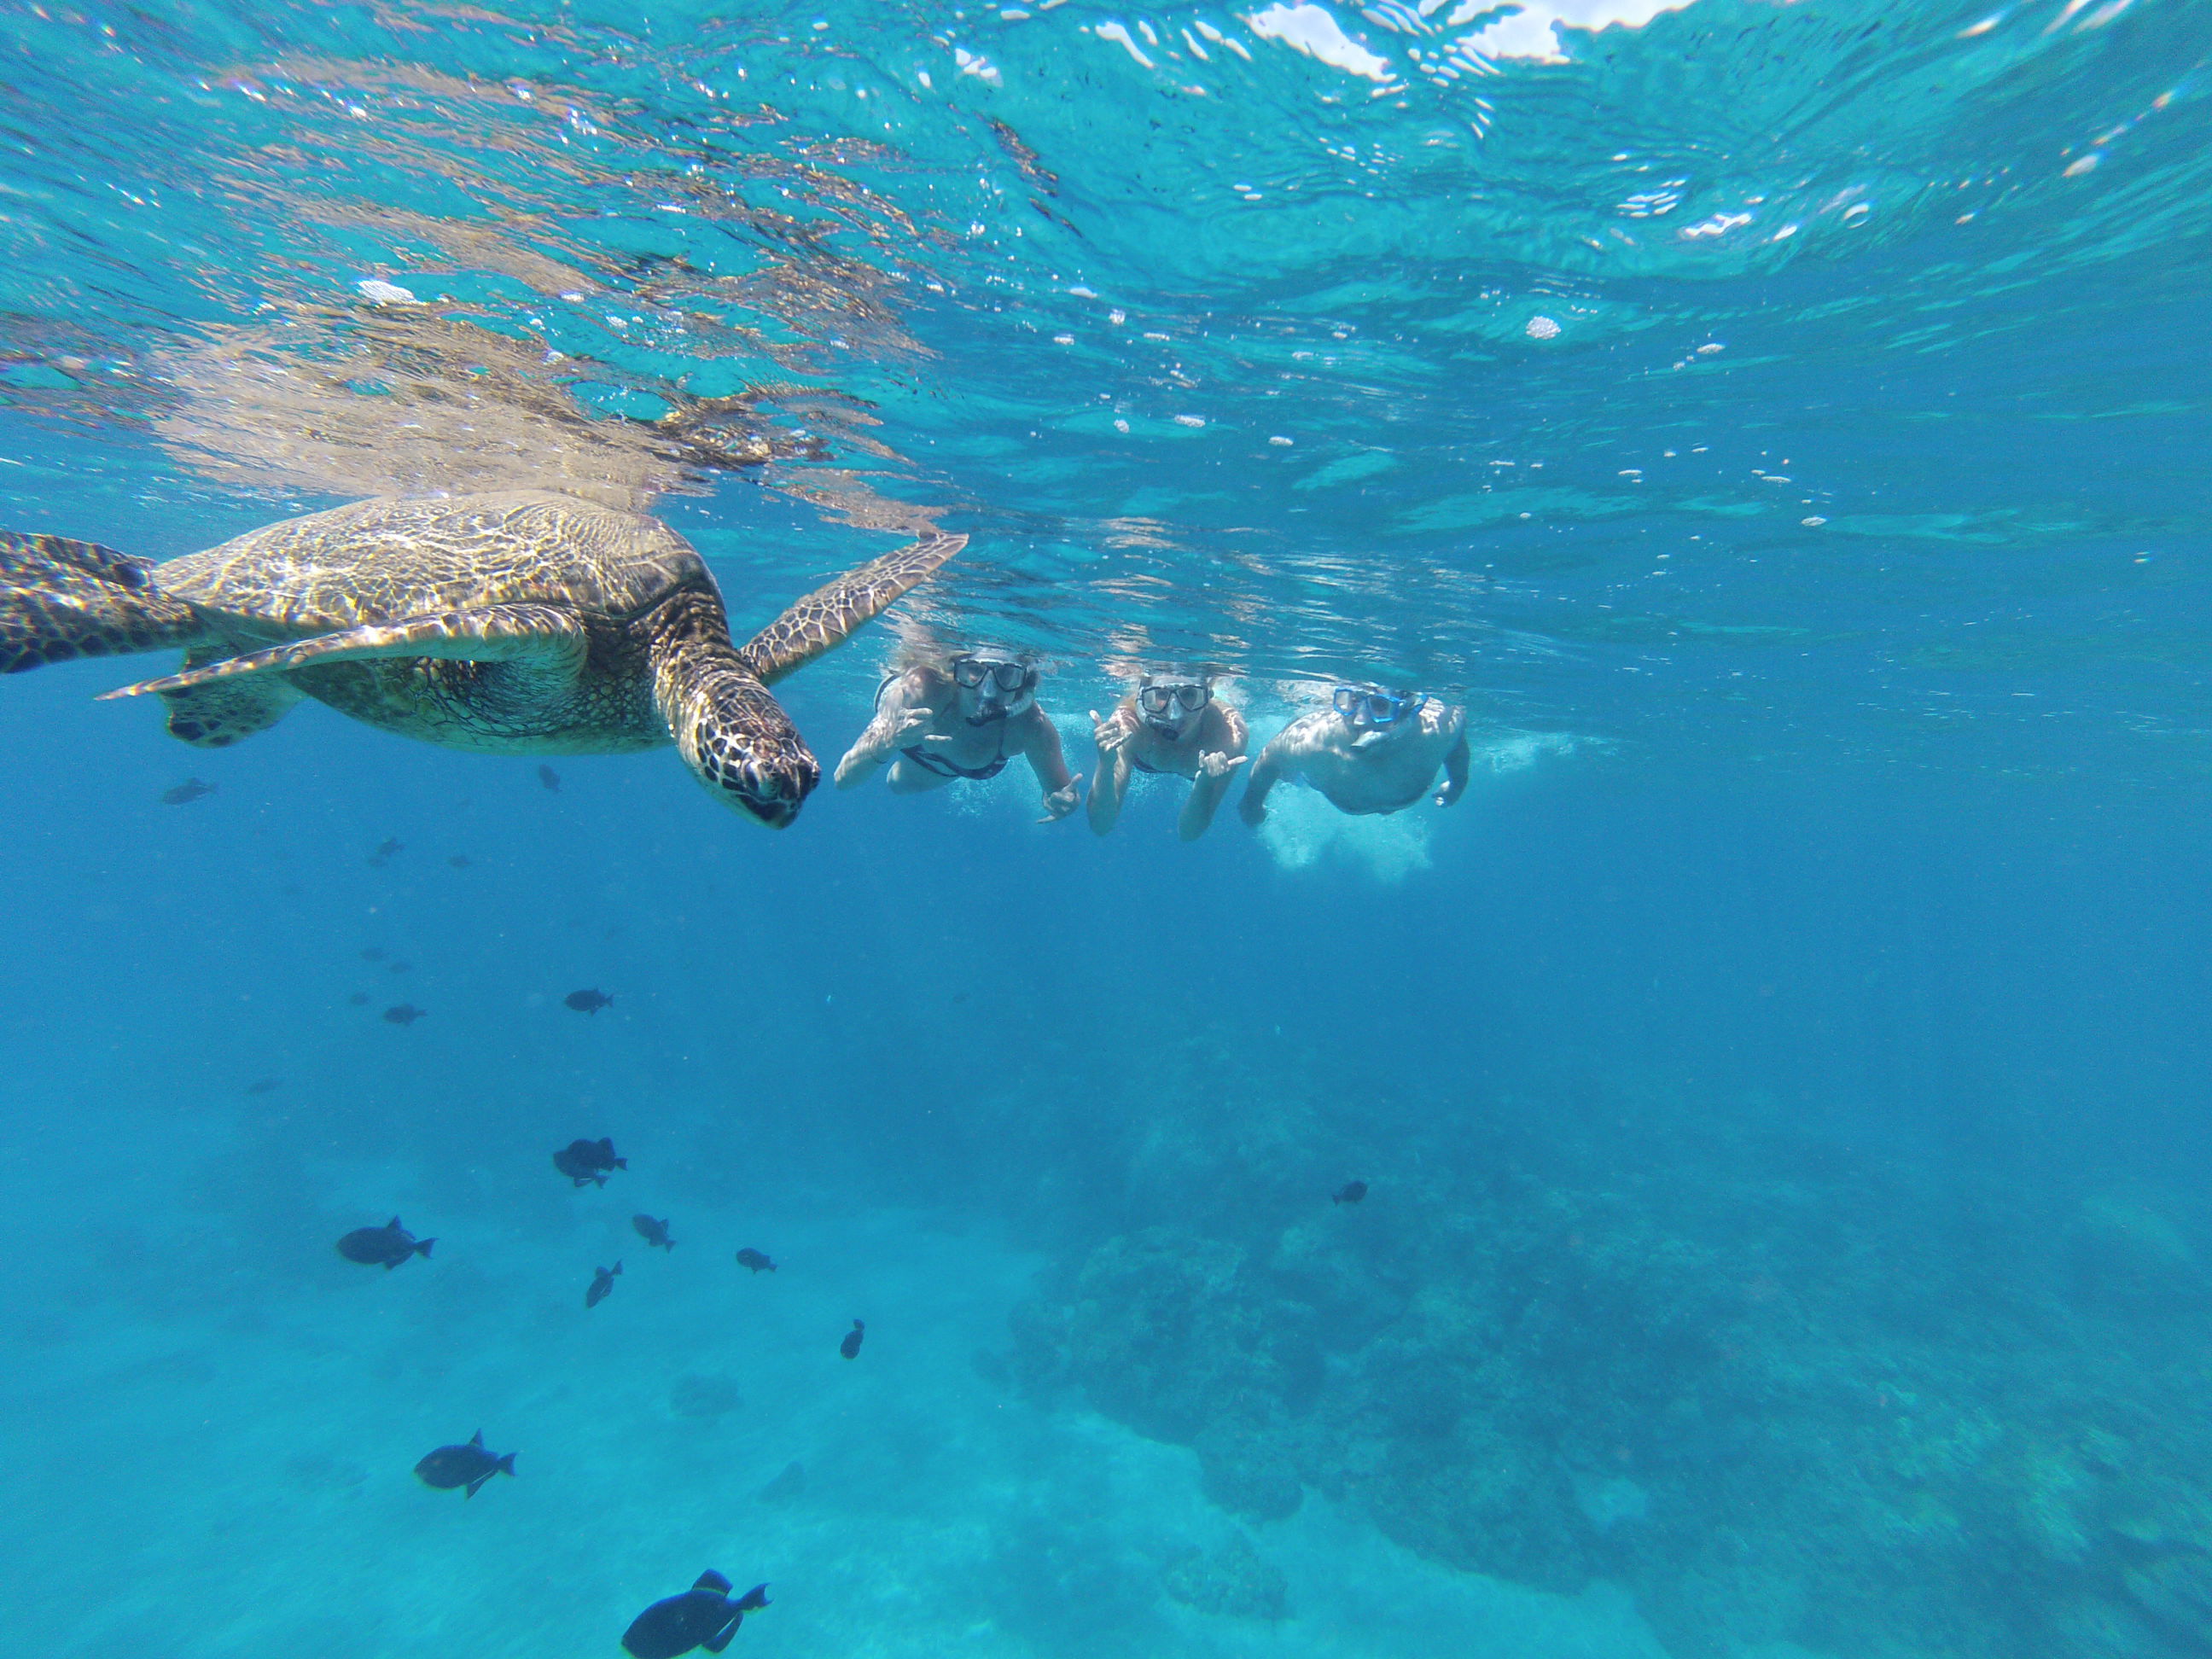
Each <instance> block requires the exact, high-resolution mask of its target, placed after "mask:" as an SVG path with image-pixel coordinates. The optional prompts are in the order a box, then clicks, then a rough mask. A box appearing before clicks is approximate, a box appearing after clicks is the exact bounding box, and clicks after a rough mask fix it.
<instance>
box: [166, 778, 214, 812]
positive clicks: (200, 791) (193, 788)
mask: <svg viewBox="0 0 2212 1659" xmlns="http://www.w3.org/2000/svg"><path fill="white" fill-rule="evenodd" d="M215 790H216V787H215V785H213V784H211V783H202V782H201V781H199V780H198V779H197V778H186V779H185V781H183V782H182V783H180V784H179V785H178V786H177V787H175V788H173V789H164V790H163V791H162V792H161V805H164V806H189V805H191V803H192V802H194V801H196V800H197V799H199V798H200V797H201V796H202V795H212V794H213V793H215Z"/></svg>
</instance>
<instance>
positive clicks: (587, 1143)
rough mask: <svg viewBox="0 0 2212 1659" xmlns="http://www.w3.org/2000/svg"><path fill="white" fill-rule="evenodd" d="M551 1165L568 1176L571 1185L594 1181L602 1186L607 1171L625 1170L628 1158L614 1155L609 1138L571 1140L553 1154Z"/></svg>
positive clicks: (627, 1165) (613, 1147)
mask: <svg viewBox="0 0 2212 1659" xmlns="http://www.w3.org/2000/svg"><path fill="white" fill-rule="evenodd" d="M553 1167H554V1168H555V1169H556V1170H559V1171H560V1172H561V1173H562V1175H564V1176H568V1181H569V1184H570V1185H572V1186H576V1187H581V1186H583V1185H584V1184H585V1183H586V1182H597V1183H598V1184H599V1185H600V1186H602V1187H604V1186H605V1185H606V1184H607V1171H609V1170H627V1169H628V1168H629V1159H628V1158H617V1157H616V1156H615V1144H614V1142H613V1141H611V1140H605V1139H601V1140H572V1141H570V1142H569V1143H568V1145H567V1146H563V1147H562V1149H561V1150H560V1151H559V1152H556V1153H554V1154H553Z"/></svg>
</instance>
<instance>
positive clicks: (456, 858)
mask: <svg viewBox="0 0 2212 1659" xmlns="http://www.w3.org/2000/svg"><path fill="white" fill-rule="evenodd" d="M446 862H447V863H448V864H450V865H452V866H453V868H454V869H456V870H465V869H467V868H468V867H469V855H468V854H466V853H456V854H453V857H451V858H449V859H447V860H446Z"/></svg>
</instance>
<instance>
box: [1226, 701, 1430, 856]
mask: <svg viewBox="0 0 2212 1659" xmlns="http://www.w3.org/2000/svg"><path fill="white" fill-rule="evenodd" d="M1440 766H1441V767H1442V768H1443V774H1444V781H1443V787H1442V788H1440V789H1438V790H1437V793H1436V803H1437V805H1439V806H1449V805H1451V804H1452V803H1453V802H1454V801H1455V800H1457V799H1459V798H1460V796H1461V795H1462V794H1463V793H1465V792H1466V789H1467V768H1468V748H1467V711H1466V710H1465V709H1464V708H1459V707H1457V706H1455V705H1454V704H1451V703H1446V702H1438V701H1437V699H1436V698H1434V697H1431V696H1427V695H1426V694H1425V693H1423V692H1419V691H1394V690H1388V689H1386V688H1384V687H1383V686H1379V685H1350V684H1347V685H1340V686H1338V687H1337V688H1336V689H1335V690H1334V692H1333V693H1332V694H1331V695H1330V697H1329V703H1328V708H1316V709H1312V710H1310V711H1309V712H1308V713H1306V714H1301V715H1299V716H1298V717H1297V719H1296V720H1292V721H1291V723H1290V724H1289V725H1288V726H1285V727H1284V728H1283V729H1282V731H1281V732H1279V733H1278V734H1277V735H1276V737H1275V739H1274V741H1273V742H1272V743H1270V744H1268V745H1267V747H1266V748H1265V749H1262V750H1261V751H1260V757H1259V759H1258V760H1256V761H1255V762H1254V763H1253V764H1252V774H1251V781H1250V782H1249V783H1248V784H1246V785H1245V787H1244V798H1243V799H1242V800H1240V801H1239V802H1237V813H1238V815H1239V816H1240V817H1243V820H1244V822H1245V823H1254V824H1256V823H1260V822H1261V820H1262V819H1264V818H1265V817H1267V792H1268V791H1269V790H1270V789H1273V787H1275V786H1276V785H1277V784H1278V783H1280V782H1281V781H1283V780H1284V779H1285V778H1294V777H1303V778H1304V780H1305V781H1307V782H1308V783H1310V784H1311V785H1313V787H1315V788H1316V789H1318V790H1320V791H1321V793H1322V794H1323V795H1325V796H1327V797H1328V801H1329V804H1330V805H1333V806H1334V807H1335V808H1336V810H1337V811H1340V812H1349V813H1352V814H1354V815H1355V816H1358V815H1365V814H1380V813H1385V812H1397V811H1403V810H1404V809H1405V808H1407V807H1408V806H1411V805H1413V803H1414V802H1415V801H1417V800H1419V799H1420V798H1421V797H1422V796H1423V795H1424V794H1425V793H1428V788H1429V785H1430V784H1431V782H1432V781H1434V780H1435V778H1436V775H1437V768H1438V767H1440Z"/></svg>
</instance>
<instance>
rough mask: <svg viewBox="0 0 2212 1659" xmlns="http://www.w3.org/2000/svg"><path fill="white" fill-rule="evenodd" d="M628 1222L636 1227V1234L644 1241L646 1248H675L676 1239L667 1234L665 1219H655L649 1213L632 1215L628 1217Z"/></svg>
mask: <svg viewBox="0 0 2212 1659" xmlns="http://www.w3.org/2000/svg"><path fill="white" fill-rule="evenodd" d="M629 1225H631V1226H633V1227H635V1228H636V1229H637V1236H638V1237H640V1238H641V1239H643V1240H644V1241H645V1248H646V1249H648V1250H655V1249H659V1250H672V1249H675V1248H676V1241H675V1240H674V1239H672V1238H671V1237H669V1236H668V1224H667V1223H666V1222H665V1221H655V1220H654V1219H653V1218H652V1217H651V1216H649V1215H634V1216H632V1217H631V1218H629Z"/></svg>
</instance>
